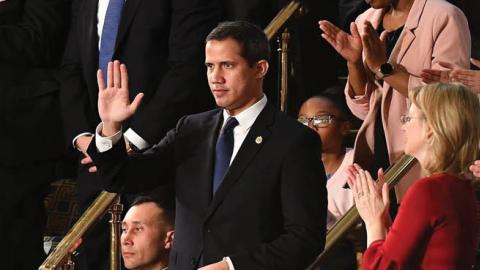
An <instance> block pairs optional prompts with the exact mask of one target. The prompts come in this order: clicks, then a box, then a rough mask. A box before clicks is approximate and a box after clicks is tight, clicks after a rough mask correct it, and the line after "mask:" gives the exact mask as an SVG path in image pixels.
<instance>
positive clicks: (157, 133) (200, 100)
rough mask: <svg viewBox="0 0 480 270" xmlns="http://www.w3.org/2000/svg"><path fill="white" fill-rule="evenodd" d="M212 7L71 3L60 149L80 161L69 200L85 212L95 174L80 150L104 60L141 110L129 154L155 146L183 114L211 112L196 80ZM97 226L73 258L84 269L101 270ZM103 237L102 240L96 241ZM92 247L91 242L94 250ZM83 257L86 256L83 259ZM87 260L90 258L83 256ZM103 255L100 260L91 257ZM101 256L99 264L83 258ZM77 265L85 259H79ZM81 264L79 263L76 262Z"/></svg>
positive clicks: (197, 3) (184, 1)
mask: <svg viewBox="0 0 480 270" xmlns="http://www.w3.org/2000/svg"><path fill="white" fill-rule="evenodd" d="M217 2H218V0H127V1H124V0H110V1H104V0H79V1H76V2H75V6H74V8H73V10H74V12H75V18H74V20H73V24H72V27H71V30H70V34H69V40H68V45H67V49H66V52H65V56H64V61H63V66H62V73H61V87H62V88H61V89H62V91H61V101H62V102H61V103H62V112H63V116H64V125H65V132H66V139H67V144H68V145H70V148H71V149H73V146H74V147H75V148H76V149H77V150H79V152H78V154H79V156H80V158H79V160H80V159H82V158H83V161H82V163H83V165H82V164H80V165H79V166H80V167H79V170H78V175H77V192H76V193H77V196H78V198H79V201H80V204H81V207H82V208H83V209H86V208H87V207H88V205H90V203H91V202H92V201H93V200H94V198H95V197H96V196H97V195H98V194H99V192H100V190H101V188H100V187H99V186H98V184H97V183H98V175H95V174H88V172H87V171H86V169H85V166H84V164H85V163H89V162H90V159H89V158H88V156H87V155H86V148H87V146H88V144H89V142H90V140H91V138H92V134H93V133H94V129H95V125H96V124H97V123H98V122H99V120H100V119H99V117H98V111H97V93H98V86H97V81H96V72H97V70H98V69H99V68H105V65H106V63H107V62H108V61H111V59H119V60H121V61H122V62H124V63H126V64H127V65H128V67H129V71H130V72H129V73H130V79H131V80H130V82H131V85H130V86H131V89H132V91H131V93H130V94H131V95H132V96H134V95H135V94H137V93H138V92H140V91H142V92H143V93H144V94H145V104H144V106H142V108H141V110H140V111H139V112H138V113H137V114H136V115H135V116H134V117H132V118H131V119H129V122H128V123H125V127H126V129H125V131H126V132H125V138H126V143H127V144H128V147H129V149H131V151H143V150H144V149H146V148H148V147H149V146H150V145H151V144H153V143H155V142H157V141H158V140H160V139H161V138H162V137H163V136H164V135H165V133H166V132H167V131H168V130H169V129H171V128H172V127H174V126H175V123H176V122H177V121H178V119H179V118H180V117H181V116H183V115H185V114H188V113H194V112H199V111H203V110H205V109H207V108H212V107H213V102H212V100H211V97H210V95H209V93H208V87H207V83H206V80H205V78H204V76H203V75H202V74H201V73H200V72H199V70H200V68H201V67H202V66H203V50H202V44H203V39H204V38H205V36H206V35H207V34H208V32H209V31H210V30H211V29H212V28H213V27H214V26H215V25H216V23H217V22H218V20H219V16H220V15H219V13H220V11H219V10H217V5H218V3H217ZM103 224H104V225H101V224H99V225H97V226H96V227H95V228H94V230H93V231H92V232H90V236H87V237H86V239H85V242H84V247H85V249H84V250H80V254H81V255H80V256H81V257H82V256H84V255H85V256H86V257H87V260H88V262H87V263H88V264H89V265H90V266H89V268H90V269H95V270H98V269H105V268H106V267H107V266H106V265H105V266H103V265H102V264H106V263H107V260H106V257H107V254H108V245H107V244H105V245H104V247H99V248H98V249H97V248H94V247H95V246H98V245H99V244H97V243H104V242H105V241H104V239H106V237H107V234H106V233H107V231H106V229H107V224H106V222H104V223H103ZM100 235H103V238H102V237H101V236H100ZM92 241H96V242H97V243H94V242H92ZM86 253H87V254H86ZM88 253H90V254H91V255H88ZM98 254H103V255H98ZM93 257H105V258H104V259H103V260H101V261H91V260H90V259H89V258H93ZM83 258H85V257H83ZM79 260H80V261H82V260H83V259H79Z"/></svg>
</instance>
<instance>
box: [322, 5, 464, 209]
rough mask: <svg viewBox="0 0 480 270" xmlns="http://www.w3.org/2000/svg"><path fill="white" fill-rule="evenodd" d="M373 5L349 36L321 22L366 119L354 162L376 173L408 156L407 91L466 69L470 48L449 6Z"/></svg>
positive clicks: (460, 17) (350, 100)
mask: <svg viewBox="0 0 480 270" xmlns="http://www.w3.org/2000/svg"><path fill="white" fill-rule="evenodd" d="M367 2H368V3H369V5H370V6H371V8H370V9H368V10H367V11H365V12H364V13H363V14H361V15H360V16H359V17H358V18H357V19H356V21H355V22H354V23H353V22H352V24H351V27H350V28H351V34H348V33H346V32H344V31H342V30H340V29H339V28H337V27H336V26H334V25H333V24H331V23H330V22H328V21H320V22H319V23H320V28H321V30H322V31H323V34H322V37H323V38H324V39H326V40H327V41H328V42H329V43H330V44H331V45H332V46H333V47H334V48H335V49H336V50H337V52H338V53H339V54H340V55H341V56H342V57H343V58H344V59H345V60H346V61H347V66H348V84H347V87H346V89H345V90H346V95H347V104H348V106H349V107H350V109H351V110H352V112H353V114H355V116H357V117H359V118H360V119H362V120H364V122H363V125H362V127H361V128H360V130H359V132H358V136H357V139H356V142H355V148H354V149H355V150H354V151H355V154H354V159H355V162H357V163H360V164H362V166H364V167H365V168H366V169H368V170H370V172H372V173H376V172H377V170H378V169H379V168H383V169H386V168H387V167H388V166H389V165H390V163H391V162H394V161H395V160H396V159H398V158H399V157H400V156H401V155H402V149H403V145H404V143H405V142H404V140H403V139H402V136H401V123H400V120H399V118H400V115H401V114H404V113H405V112H406V111H407V106H408V104H409V101H408V89H411V88H413V87H415V86H419V85H422V78H421V77H420V75H421V73H422V70H423V69H430V68H434V69H435V68H441V67H440V64H439V63H440V62H445V63H450V64H455V65H458V66H460V67H463V68H467V67H468V62H469V59H470V51H471V48H470V44H471V42H470V33H469V28H468V24H467V19H466V18H465V15H464V14H463V13H462V11H460V10H459V9H458V8H457V7H455V6H453V5H452V4H449V3H448V2H447V1H444V0H368V1H367ZM418 175H419V169H418V167H416V168H415V170H414V171H412V172H411V174H408V175H407V176H406V177H405V178H404V179H403V180H402V181H401V182H400V183H399V185H398V186H397V187H396V191H397V194H398V195H399V198H401V197H402V196H403V194H404V193H405V191H406V190H407V188H408V187H409V186H410V185H411V183H412V181H413V180H414V179H416V177H417V176H418ZM392 199H393V198H392ZM394 208H395V206H394ZM392 210H394V209H392Z"/></svg>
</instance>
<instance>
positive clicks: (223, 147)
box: [213, 117, 238, 194]
mask: <svg viewBox="0 0 480 270" xmlns="http://www.w3.org/2000/svg"><path fill="white" fill-rule="evenodd" d="M237 125H238V121H237V119H235V118H234V117H230V118H228V120H227V123H226V124H225V127H223V131H222V133H221V134H220V136H219V137H218V141H217V146H216V148H215V171H214V174H213V194H215V192H216V191H217V189H218V187H219V186H220V184H221V183H222V181H223V177H224V176H225V173H226V172H227V170H228V167H230V159H231V158H232V153H233V142H234V139H233V129H234V128H235V127H236V126H237Z"/></svg>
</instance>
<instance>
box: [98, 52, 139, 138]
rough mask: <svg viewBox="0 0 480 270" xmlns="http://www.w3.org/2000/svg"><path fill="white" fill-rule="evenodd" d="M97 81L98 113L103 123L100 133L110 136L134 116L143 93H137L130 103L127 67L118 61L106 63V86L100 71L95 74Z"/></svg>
mask: <svg viewBox="0 0 480 270" xmlns="http://www.w3.org/2000/svg"><path fill="white" fill-rule="evenodd" d="M97 81H98V90H99V91H98V113H99V115H100V119H101V120H102V123H103V129H102V133H103V135H104V136H111V135H113V134H115V133H117V132H118V131H119V130H120V128H121V125H122V122H123V121H125V120H127V119H128V118H130V117H131V116H132V115H133V114H135V112H136V110H137V109H138V106H139V105H140V102H141V100H142V98H143V93H139V94H138V95H137V96H136V97H135V99H134V100H133V102H131V103H130V98H129V93H128V73H127V67H126V66H125V65H124V64H120V62H119V61H114V62H113V63H112V62H110V63H108V68H107V85H106V86H105V81H104V79H103V74H102V71H101V70H98V72H97Z"/></svg>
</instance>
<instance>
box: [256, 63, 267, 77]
mask: <svg viewBox="0 0 480 270" xmlns="http://www.w3.org/2000/svg"><path fill="white" fill-rule="evenodd" d="M255 65H256V77H257V79H262V78H264V77H265V75H267V71H268V66H269V65H268V62H267V60H260V61H258V62H257V63H256V64H255Z"/></svg>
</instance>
